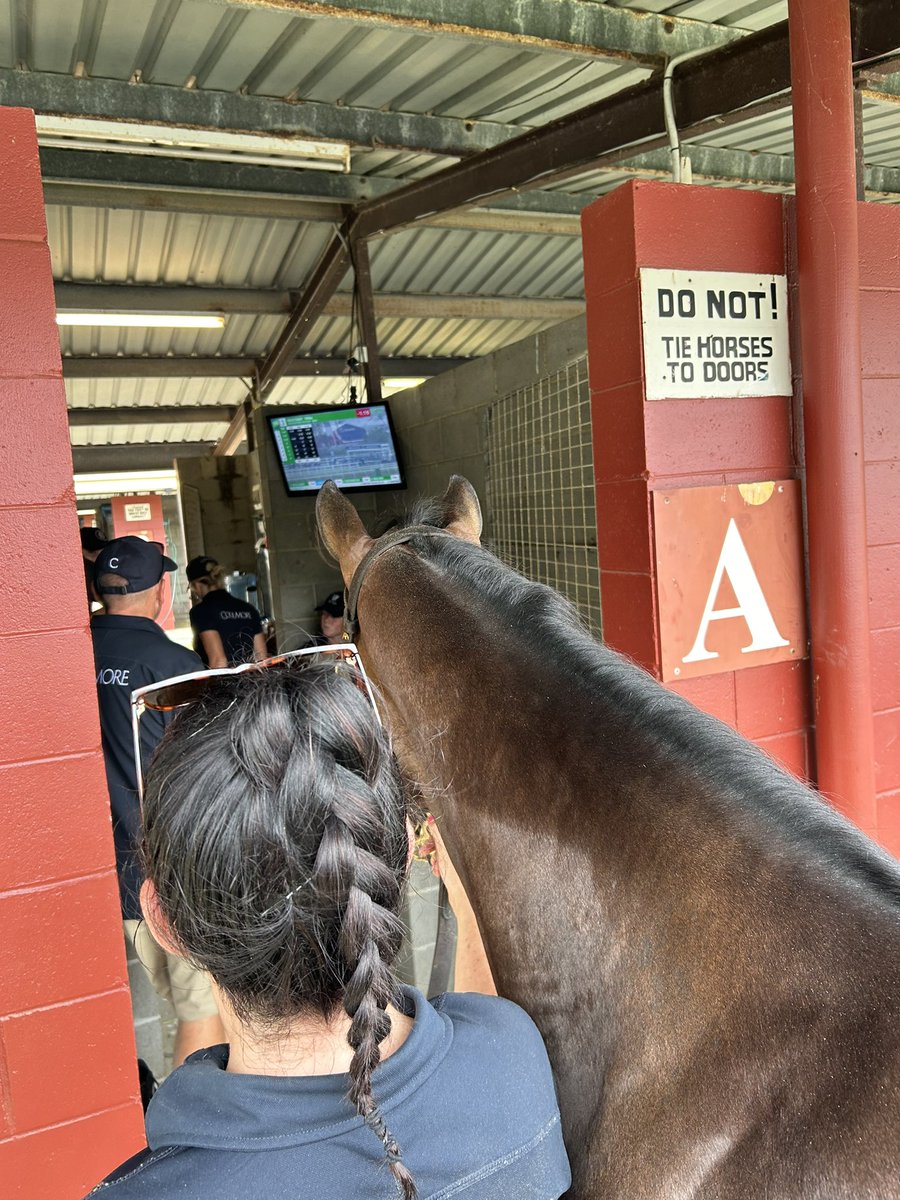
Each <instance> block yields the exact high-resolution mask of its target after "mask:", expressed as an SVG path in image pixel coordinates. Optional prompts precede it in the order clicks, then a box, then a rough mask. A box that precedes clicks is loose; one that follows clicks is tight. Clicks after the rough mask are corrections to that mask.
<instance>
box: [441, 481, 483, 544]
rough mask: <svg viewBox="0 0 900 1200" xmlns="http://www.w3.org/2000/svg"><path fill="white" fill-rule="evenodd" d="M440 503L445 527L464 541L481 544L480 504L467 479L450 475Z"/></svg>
mask: <svg viewBox="0 0 900 1200" xmlns="http://www.w3.org/2000/svg"><path fill="white" fill-rule="evenodd" d="M441 503H442V505H443V507H444V515H445V520H446V525H445V528H446V529H447V531H448V532H449V533H454V534H456V536H457V537H458V538H462V539H463V541H466V542H474V543H475V545H476V546H478V545H480V544H481V505H480V504H479V503H478V496H477V495H476V493H475V489H474V488H473V487H472V485H471V483H469V481H468V479H463V477H462V475H451V476H450V484H449V486H448V488H447V490H446V492H444V495H443V498H442V500H441Z"/></svg>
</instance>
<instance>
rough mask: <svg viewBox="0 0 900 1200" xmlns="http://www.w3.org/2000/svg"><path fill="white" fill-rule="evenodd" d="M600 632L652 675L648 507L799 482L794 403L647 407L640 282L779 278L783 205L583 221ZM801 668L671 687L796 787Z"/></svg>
mask: <svg viewBox="0 0 900 1200" xmlns="http://www.w3.org/2000/svg"><path fill="white" fill-rule="evenodd" d="M583 232H584V258H585V287H586V295H587V316H588V357H589V366H590V381H591V410H592V420H593V429H594V468H595V472H596V480H597V485H596V492H597V523H598V539H599V555H600V568H601V585H600V588H601V599H602V607H603V629H604V637H605V638H606V640H607V642H608V643H609V644H610V645H612V646H614V647H616V648H617V649H619V650H622V651H623V652H624V653H626V654H628V655H630V656H631V657H632V658H634V659H636V660H637V661H638V662H640V663H641V664H642V665H644V666H645V667H647V668H648V669H649V670H650V671H653V672H654V673H656V674H657V675H659V667H660V655H659V633H658V616H659V614H658V612H657V600H656V562H655V556H654V547H653V508H652V493H653V492H654V491H662V490H666V489H669V488H681V487H703V486H709V485H712V484H720V483H729V484H732V483H749V482H754V481H757V480H775V479H786V478H795V477H796V476H797V474H798V471H797V467H796V460H795V455H794V451H793V445H792V420H791V401H790V398H785V397H767V398H753V399H740V400H737V399H720V400H710V399H690V400H651V401H648V400H646V398H645V387H644V374H643V359H642V341H641V304H640V281H639V271H640V268H641V267H656V268H669V269H682V270H696V271H746V272H758V273H760V274H780V273H783V272H784V271H785V251H784V246H785V237H784V216H783V205H782V200H781V198H780V197H778V196H771V195H766V194H763V193H760V192H749V191H746V192H744V191H725V190H721V189H715V188H692V187H685V186H680V185H674V184H660V183H630V184H627V185H624V186H623V187H621V188H619V189H618V190H617V191H615V192H613V193H612V194H611V195H609V196H605V197H603V198H602V199H601V200H598V201H597V202H596V203H595V204H592V205H591V206H590V207H589V208H588V209H586V210H585V213H584V215H583ZM807 671H808V666H807V664H806V663H805V662H789V663H776V664H772V665H769V666H761V667H750V668H746V669H744V670H740V671H728V672H721V673H719V674H714V675H708V676H705V677H703V678H697V679H690V680H685V681H684V682H679V683H676V684H673V685H671V686H672V687H673V688H674V689H675V690H677V691H678V692H680V693H681V694H682V695H684V696H686V697H687V698H688V699H689V700H691V701H693V703H695V704H696V705H697V706H698V707H700V708H703V709H706V710H707V711H708V712H711V713H713V714H715V715H716V716H718V717H720V718H721V719H722V720H724V721H727V722H728V723H729V724H731V725H733V726H735V727H736V728H737V729H739V730H740V731H741V732H742V733H743V734H745V736H747V737H749V738H751V739H753V740H754V741H756V742H758V743H759V744H760V745H762V746H763V747H764V748H765V749H766V750H768V751H769V752H770V753H771V754H772V755H773V756H774V757H775V758H777V759H779V760H780V761H781V762H782V763H784V764H785V765H786V766H787V767H788V768H789V769H790V770H793V771H795V772H796V773H798V774H800V775H806V774H808V773H809V771H810V762H809V756H808V731H807V727H808V725H809V701H808V674H807Z"/></svg>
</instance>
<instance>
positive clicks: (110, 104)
mask: <svg viewBox="0 0 900 1200" xmlns="http://www.w3.org/2000/svg"><path fill="white" fill-rule="evenodd" d="M0 103H2V104H5V105H10V106H12V107H16V108H33V109H34V111H35V112H36V113H40V114H53V115H57V116H70V117H94V118H100V119H102V120H108V121H131V122H136V123H138V124H150V125H178V126H181V127H185V126H187V127H189V128H194V129H214V130H216V131H217V132H222V131H227V132H232V133H254V134H273V135H282V136H285V135H287V136H293V137H308V138H324V139H326V140H329V141H337V142H349V143H350V145H351V146H370V147H374V148H378V149H396V150H405V151H407V152H409V153H423V154H447V155H451V156H453V157H457V156H460V155H467V154H475V153H478V152H479V151H481V150H485V149H487V148H488V147H490V146H497V145H499V144H500V143H501V142H504V141H506V140H507V139H508V138H510V137H512V136H513V135H515V134H516V133H518V132H519V131H518V129H517V128H516V126H514V125H503V124H500V123H499V122H496V121H478V120H462V119H460V118H458V117H435V116H428V115H426V114H423V113H407V112H386V111H383V110H382V109H374V108H352V107H350V106H344V105H339V104H319V103H316V102H313V101H308V100H296V101H294V100H291V101H288V100H278V99H273V98H272V97H269V96H245V95H241V94H240V93H238V92H213V91H206V90H203V89H195V88H183V87H171V86H169V85H168V84H163V83H124V82H122V81H121V80H118V79H75V78H73V77H72V76H71V75H60V74H50V73H48V72H41V71H16V70H12V69H10V68H8V67H3V68H0ZM229 165H230V164H229ZM323 173H329V172H323Z"/></svg>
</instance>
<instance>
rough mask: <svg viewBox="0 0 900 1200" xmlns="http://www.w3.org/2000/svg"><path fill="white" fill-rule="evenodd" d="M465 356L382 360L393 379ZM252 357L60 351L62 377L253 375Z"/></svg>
mask: <svg viewBox="0 0 900 1200" xmlns="http://www.w3.org/2000/svg"><path fill="white" fill-rule="evenodd" d="M469 361H470V360H469V359H468V358H388V359H384V360H383V361H382V364H381V366H382V370H383V372H384V374H385V375H390V376H393V377H394V378H395V379H419V378H425V377H429V376H431V375H439V374H441V372H442V371H450V370H452V369H453V368H454V367H460V366H462V364H463V363H466V362H469ZM255 368H256V360H255V359H252V358H221V357H220V358H194V357H190V358H179V357H177V356H175V355H160V356H158V357H150V356H147V355H144V356H135V357H132V358H125V357H124V356H123V355H118V354H113V355H100V354H87V355H77V354H66V355H63V360H62V369H63V378H65V379H206V378H208V379H252V378H253V373H254V370H255ZM346 372H347V360H346V359H345V358H294V359H292V360H291V362H290V363H289V365H288V366H287V368H286V369H285V370H284V371H282V376H287V377H291V378H295V377H300V376H302V377H304V378H307V379H314V378H316V377H317V376H318V377H321V378H328V379H334V378H337V377H339V376H341V375H344V374H346Z"/></svg>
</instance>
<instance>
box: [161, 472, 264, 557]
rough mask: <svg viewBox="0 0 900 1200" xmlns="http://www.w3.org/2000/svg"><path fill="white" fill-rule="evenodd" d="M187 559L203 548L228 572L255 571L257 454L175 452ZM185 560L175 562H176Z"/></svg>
mask: <svg viewBox="0 0 900 1200" xmlns="http://www.w3.org/2000/svg"><path fill="white" fill-rule="evenodd" d="M175 465H176V467H177V469H178V487H179V492H180V495H181V511H182V514H183V518H184V536H185V545H186V549H187V558H188V560H190V559H192V558H196V557H197V555H200V554H207V555H209V556H210V557H211V558H215V559H216V560H217V561H218V562H219V563H220V564H221V565H222V566H223V567H224V568H225V571H226V572H227V573H228V574H230V573H231V572H232V571H241V572H249V573H252V574H255V573H256V550H255V543H256V523H255V521H254V519H253V497H252V493H253V485H254V482H255V477H256V470H255V456H254V455H252V454H234V455H230V456H228V457H214V456H213V455H211V454H210V455H206V456H204V457H202V458H178V459H176V460H175ZM183 565H184V564H182V563H179V566H183Z"/></svg>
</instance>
